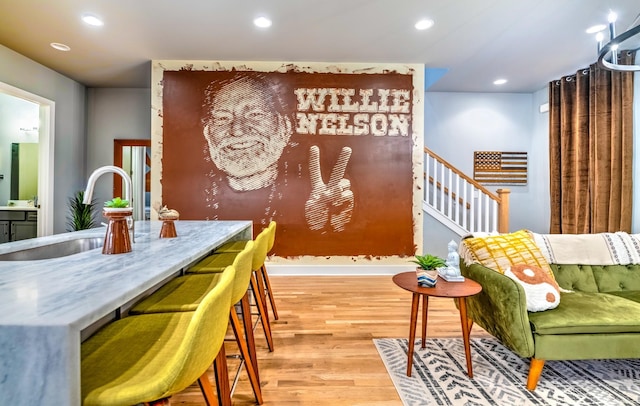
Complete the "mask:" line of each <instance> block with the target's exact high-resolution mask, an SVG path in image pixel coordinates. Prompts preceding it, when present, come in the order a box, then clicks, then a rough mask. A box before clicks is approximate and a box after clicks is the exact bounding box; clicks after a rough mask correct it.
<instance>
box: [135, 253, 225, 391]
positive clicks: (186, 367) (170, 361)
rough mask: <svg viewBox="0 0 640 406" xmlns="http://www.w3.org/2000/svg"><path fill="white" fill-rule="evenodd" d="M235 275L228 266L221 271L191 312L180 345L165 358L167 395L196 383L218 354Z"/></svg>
mask: <svg viewBox="0 0 640 406" xmlns="http://www.w3.org/2000/svg"><path fill="white" fill-rule="evenodd" d="M235 276H236V270H235V268H234V267H233V266H232V265H230V266H228V267H227V268H226V269H225V270H224V272H223V275H222V277H221V278H220V281H219V283H218V285H216V286H215V287H214V288H213V289H212V290H211V291H210V292H209V293H208V294H207V296H205V298H204V299H203V300H202V302H201V303H200V305H199V306H198V309H197V310H196V311H195V314H194V315H193V318H192V319H191V322H190V323H189V326H188V327H187V332H186V334H185V339H184V340H183V342H182V344H181V345H180V347H179V348H178V350H177V351H176V352H175V354H172V355H171V356H169V357H167V368H169V369H170V370H171V371H175V373H173V374H170V375H169V376H168V377H167V378H171V379H167V383H166V384H167V386H168V387H169V390H168V391H167V394H172V393H175V392H178V391H181V390H183V389H184V388H186V387H188V386H189V385H191V384H192V383H193V382H195V381H197V380H198V378H200V376H201V375H202V374H203V373H204V371H206V370H207V369H208V368H209V367H210V366H211V364H212V363H213V360H214V359H215V358H216V356H217V355H218V351H220V347H221V346H222V345H223V344H224V337H225V335H226V332H227V326H228V324H229V309H230V308H231V294H232V291H233V284H234V280H235ZM142 317H144V316H142ZM168 355H169V354H168ZM171 375H173V376H172V377H171Z"/></svg>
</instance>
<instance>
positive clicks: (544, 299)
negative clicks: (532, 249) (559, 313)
mask: <svg viewBox="0 0 640 406" xmlns="http://www.w3.org/2000/svg"><path fill="white" fill-rule="evenodd" d="M504 275H505V276H507V277H509V278H511V279H513V280H514V281H516V282H518V283H519V284H520V285H521V286H522V287H523V288H524V293H525V295H526V297H527V310H528V311H530V312H541V311H544V310H549V309H555V308H556V307H558V305H559V304H560V288H559V287H558V284H557V283H556V281H554V280H553V279H551V278H550V277H549V275H548V274H547V273H546V272H545V271H544V270H542V269H540V268H538V267H537V266H531V265H522V264H520V265H514V266H512V267H511V268H509V269H507V270H506V271H505V273H504Z"/></svg>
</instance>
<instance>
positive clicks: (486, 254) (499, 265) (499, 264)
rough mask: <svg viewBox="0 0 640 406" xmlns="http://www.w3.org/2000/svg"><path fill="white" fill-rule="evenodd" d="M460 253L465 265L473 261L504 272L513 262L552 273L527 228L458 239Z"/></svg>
mask: <svg viewBox="0 0 640 406" xmlns="http://www.w3.org/2000/svg"><path fill="white" fill-rule="evenodd" d="M460 254H461V255H460V256H461V258H463V259H464V261H465V264H466V265H470V264H471V263H473V262H477V263H479V264H482V265H484V266H486V267H487V268H491V269H493V270H495V271H498V272H500V273H501V274H504V272H505V271H506V270H507V269H508V268H509V267H511V266H513V265H518V264H526V265H532V266H537V267H539V268H542V269H543V270H544V271H545V272H547V273H548V274H549V275H550V276H551V277H552V278H553V277H554V276H553V272H552V271H551V268H550V267H549V263H548V262H547V260H546V259H545V258H544V256H543V255H542V252H540V249H539V248H538V246H537V245H536V243H535V242H534V241H533V239H532V238H531V236H530V234H529V232H528V231H527V230H520V231H516V232H513V233H509V234H498V235H492V236H487V237H475V238H466V239H464V240H462V244H461V250H460Z"/></svg>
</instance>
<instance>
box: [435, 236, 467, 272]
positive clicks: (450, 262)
mask: <svg viewBox="0 0 640 406" xmlns="http://www.w3.org/2000/svg"><path fill="white" fill-rule="evenodd" d="M447 248H448V249H449V254H448V255H447V262H446V265H447V266H445V267H443V268H438V275H440V277H441V278H442V279H444V280H445V281H447V282H464V276H462V274H461V273H460V255H458V244H456V242H455V241H453V240H451V241H449V244H447Z"/></svg>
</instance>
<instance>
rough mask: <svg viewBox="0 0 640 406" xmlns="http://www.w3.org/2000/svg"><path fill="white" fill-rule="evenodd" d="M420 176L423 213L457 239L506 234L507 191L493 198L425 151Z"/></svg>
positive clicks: (476, 183)
mask: <svg viewBox="0 0 640 406" xmlns="http://www.w3.org/2000/svg"><path fill="white" fill-rule="evenodd" d="M424 176H425V187H424V204H423V206H424V209H425V211H427V213H429V214H430V215H431V216H433V217H435V218H436V219H438V220H439V221H440V222H441V223H443V224H445V225H446V226H448V227H449V228H450V229H451V230H453V231H454V232H456V233H457V234H458V235H460V236H462V235H464V234H467V233H473V232H507V231H508V228H509V193H510V191H509V189H499V190H498V191H497V193H498V194H497V195H496V194H494V193H493V192H491V191H489V190H488V189H486V188H485V187H484V186H482V185H480V184H479V183H478V182H476V181H474V180H473V179H471V178H469V177H468V176H466V175H465V174H464V173H462V172H461V171H460V170H458V169H456V168H455V167H453V165H451V164H449V163H448V162H447V161H445V160H444V159H442V158H441V157H439V156H438V155H436V154H435V153H433V151H431V150H429V149H428V148H425V149H424Z"/></svg>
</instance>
